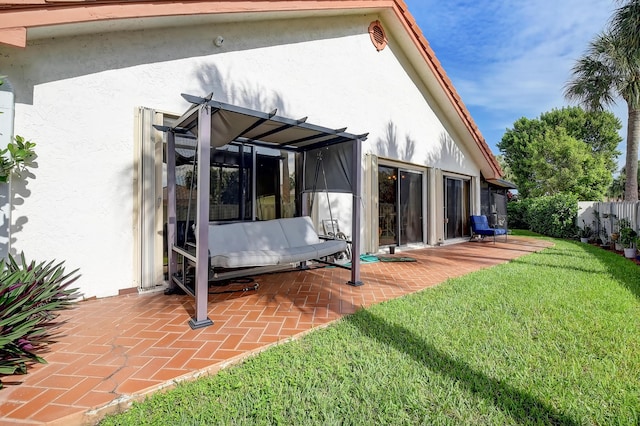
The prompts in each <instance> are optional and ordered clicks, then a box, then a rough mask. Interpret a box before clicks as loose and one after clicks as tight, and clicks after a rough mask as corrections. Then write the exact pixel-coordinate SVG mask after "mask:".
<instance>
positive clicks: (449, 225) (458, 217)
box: [444, 177, 471, 239]
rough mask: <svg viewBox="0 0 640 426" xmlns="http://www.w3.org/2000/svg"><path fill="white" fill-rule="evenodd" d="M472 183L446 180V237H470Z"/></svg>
mask: <svg viewBox="0 0 640 426" xmlns="http://www.w3.org/2000/svg"><path fill="white" fill-rule="evenodd" d="M470 193H471V183H470V181H469V180H466V179H457V178H451V177H445V178H444V219H445V220H444V222H445V237H446V238H447V239H450V238H461V237H466V236H469V235H470V231H469V214H470V208H469V205H470V202H469V200H470Z"/></svg>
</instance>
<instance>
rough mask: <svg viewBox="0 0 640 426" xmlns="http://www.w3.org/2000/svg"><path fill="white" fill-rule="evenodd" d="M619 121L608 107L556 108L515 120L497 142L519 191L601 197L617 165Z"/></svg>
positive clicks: (596, 198) (524, 192)
mask: <svg viewBox="0 0 640 426" xmlns="http://www.w3.org/2000/svg"><path fill="white" fill-rule="evenodd" d="M621 127H622V124H621V123H620V120H618V119H617V118H616V117H615V116H614V115H613V114H611V113H609V112H586V111H585V110H583V109H582V108H580V107H566V108H562V109H554V110H552V111H550V112H546V113H543V114H541V115H540V117H539V118H537V119H528V118H524V117H523V118H520V119H519V120H517V121H516V122H515V123H514V126H513V128H512V129H508V130H507V131H506V133H505V134H504V136H503V137H502V140H501V141H500V143H499V144H498V148H499V149H500V151H501V152H502V154H503V156H504V161H505V162H506V164H507V165H508V166H509V169H510V170H511V173H512V176H513V180H514V183H515V184H516V185H517V186H518V192H519V194H520V195H521V196H522V197H525V198H526V197H539V196H544V195H554V194H574V195H576V196H577V197H578V198H580V199H583V200H600V199H602V198H603V197H604V195H605V194H606V191H607V189H608V188H609V186H610V185H611V181H612V175H613V173H614V172H615V170H616V158H617V157H618V155H620V152H619V151H618V150H617V147H618V144H619V143H620V141H621V140H622V138H621V137H620V135H619V134H618V131H619V130H620V128H621Z"/></svg>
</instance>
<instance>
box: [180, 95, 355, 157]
mask: <svg viewBox="0 0 640 426" xmlns="http://www.w3.org/2000/svg"><path fill="white" fill-rule="evenodd" d="M182 97H183V98H185V99H186V100H187V101H189V102H191V103H192V104H194V106H193V107H192V108H190V109H189V110H188V111H187V112H185V113H184V114H183V115H182V117H180V118H179V119H178V120H177V121H176V123H175V124H174V127H173V131H175V132H176V133H193V135H195V136H196V137H197V136H198V132H199V126H198V111H199V110H200V108H201V106H203V105H206V106H208V107H210V109H211V129H210V130H211V146H212V147H221V146H224V145H226V144H228V143H230V142H234V141H236V142H241V143H249V144H252V145H256V146H264V147H268V148H275V149H284V150H288V151H297V152H303V151H309V150H312V149H317V148H323V147H327V146H331V145H335V144H340V143H344V142H355V141H357V140H360V141H363V140H366V139H367V134H363V135H354V134H351V133H347V132H345V130H346V127H345V128H343V129H330V128H328V127H322V126H318V125H315V124H309V123H307V122H306V121H307V117H304V118H301V119H299V120H295V119H291V118H286V117H282V116H279V115H276V113H277V110H275V109H274V110H273V111H271V112H269V113H265V112H261V111H256V110H252V109H249V108H244V107H240V106H236V105H231V104H226V103H224V102H220V101H216V100H212V99H211V97H210V96H208V97H206V98H202V97H198V96H191V95H186V94H183V95H182Z"/></svg>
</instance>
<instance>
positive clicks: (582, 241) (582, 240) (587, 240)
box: [580, 237, 589, 244]
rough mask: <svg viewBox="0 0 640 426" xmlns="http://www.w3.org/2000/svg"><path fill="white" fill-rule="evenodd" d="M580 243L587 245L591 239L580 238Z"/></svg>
mask: <svg viewBox="0 0 640 426" xmlns="http://www.w3.org/2000/svg"><path fill="white" fill-rule="evenodd" d="M580 242H581V243H585V244H587V243H588V242H589V239H588V238H583V237H580Z"/></svg>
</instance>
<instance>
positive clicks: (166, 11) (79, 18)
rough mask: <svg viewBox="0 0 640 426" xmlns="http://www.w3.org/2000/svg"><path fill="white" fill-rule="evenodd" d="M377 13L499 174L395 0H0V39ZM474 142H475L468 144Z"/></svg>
mask: <svg viewBox="0 0 640 426" xmlns="http://www.w3.org/2000/svg"><path fill="white" fill-rule="evenodd" d="M363 13H366V14H372V13H374V14H378V15H379V16H380V17H381V18H382V19H381V20H382V21H383V24H384V25H385V26H388V28H390V29H391V32H392V33H393V37H394V39H396V40H397V41H398V42H399V43H400V44H401V45H402V46H404V47H406V48H405V51H406V52H407V54H408V57H409V58H410V61H411V63H412V65H413V66H414V67H415V69H416V70H417V72H418V73H419V74H420V78H421V79H422V80H423V81H424V82H425V84H426V85H427V87H428V88H429V90H430V91H431V92H432V94H433V95H434V98H435V100H436V102H437V103H438V104H439V105H440V107H441V108H442V109H443V111H444V112H445V114H446V116H447V117H448V119H449V122H450V123H452V124H453V125H454V127H455V129H457V133H458V135H459V136H460V137H461V138H462V140H463V141H464V142H465V144H466V145H468V146H470V147H473V148H472V157H473V159H474V160H475V161H477V162H478V164H479V165H480V170H481V172H482V174H483V175H484V176H487V177H489V178H495V179H499V178H500V177H502V175H503V171H502V169H501V168H500V165H499V164H498V162H497V161H496V159H495V157H494V156H493V153H492V152H491V149H490V148H489V146H488V144H487V142H486V141H485V139H484V138H483V136H482V134H481V133H480V130H479V129H478V127H477V126H476V124H475V122H474V121H473V119H472V117H471V114H470V113H469V111H468V110H467V108H466V106H465V105H464V103H463V102H462V100H461V98H460V96H459V95H458V93H457V91H456V90H455V88H454V87H453V84H452V82H451V81H450V80H449V77H448V76H447V74H446V72H445V71H444V69H443V68H442V65H441V64H440V62H439V61H438V59H437V58H436V56H435V53H434V52H433V50H432V49H431V47H430V46H429V43H428V41H427V39H426V38H425V37H424V35H423V34H422V32H421V30H420V28H419V26H418V25H417V23H416V22H415V19H414V18H413V17H412V16H411V14H410V13H409V10H408V8H407V5H406V4H405V3H404V1H402V0H324V1H315V0H307V1H305V0H243V1H238V0H213V1H205V0H183V1H172V0H153V1H151V0H0V44H7V45H13V46H18V47H26V46H27V40H28V39H32V38H43V37H54V36H62V35H77V34H85V33H100V32H108V31H123V30H133V29H144V28H147V27H162V26H164V27H166V26H172V27H175V26H180V25H187V24H189V25H191V24H192V23H193V22H196V23H207V22H236V21H242V22H246V21H248V20H252V19H253V20H266V19H284V18H296V17H300V18H302V17H310V16H314V17H326V16H336V15H340V16H343V15H347V14H363ZM474 145H475V146H474Z"/></svg>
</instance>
